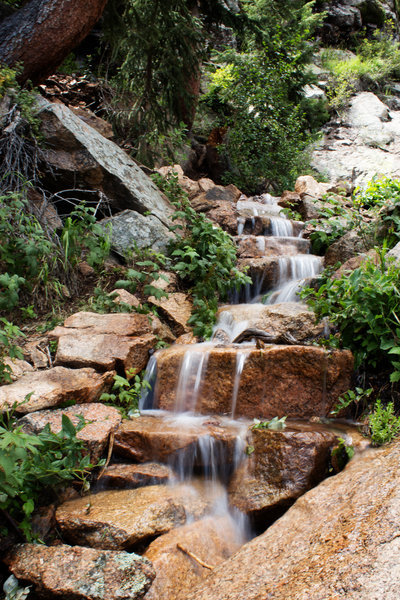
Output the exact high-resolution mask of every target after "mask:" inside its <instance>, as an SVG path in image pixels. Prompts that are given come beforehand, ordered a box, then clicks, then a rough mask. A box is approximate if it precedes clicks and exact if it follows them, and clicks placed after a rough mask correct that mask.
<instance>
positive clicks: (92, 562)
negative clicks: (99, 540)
mask: <svg viewBox="0 0 400 600" xmlns="http://www.w3.org/2000/svg"><path fill="white" fill-rule="evenodd" d="M6 563H7V564H8V566H9V568H10V570H11V572H12V573H13V574H14V575H15V576H16V577H17V579H20V580H21V581H24V582H26V583H28V584H29V585H31V586H32V587H33V591H34V593H35V595H36V594H37V596H38V597H40V598H63V599H67V598H68V599H69V600H104V598H107V599H108V600H140V599H141V598H143V597H144V595H145V594H146V592H147V590H148V589H149V587H150V585H151V582H152V581H153V579H154V576H155V573H154V569H153V568H152V566H151V563H150V562H149V561H148V560H147V559H146V558H142V557H141V556H138V555H137V554H132V553H131V554H128V553H127V552H110V551H106V550H95V549H93V548H82V547H80V546H74V547H71V546H66V545H64V544H63V545H60V546H51V547H47V546H42V545H40V544H20V545H18V546H16V547H15V548H14V549H13V550H12V551H11V552H10V553H9V554H8V556H7V557H6Z"/></svg>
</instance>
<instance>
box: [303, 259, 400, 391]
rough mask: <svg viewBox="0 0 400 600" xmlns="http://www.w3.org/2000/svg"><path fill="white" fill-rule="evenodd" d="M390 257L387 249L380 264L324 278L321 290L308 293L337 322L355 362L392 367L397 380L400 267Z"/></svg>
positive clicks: (319, 309) (318, 312) (319, 314)
mask: <svg viewBox="0 0 400 600" xmlns="http://www.w3.org/2000/svg"><path fill="white" fill-rule="evenodd" d="M388 262H389V261H385V258H384V254H383V253H382V255H381V264H380V265H379V266H376V265H375V264H374V263H373V262H372V261H370V260H368V261H366V262H364V263H363V265H362V266H361V267H359V268H358V269H355V270H354V271H352V273H350V275H347V274H344V275H342V276H341V277H340V278H339V279H334V280H330V279H325V277H323V278H322V282H323V283H322V285H320V287H319V289H317V290H315V289H311V288H308V289H307V290H306V291H305V292H304V296H305V297H306V300H307V303H308V304H309V305H310V306H311V308H313V310H314V311H315V313H316V315H317V317H318V318H319V319H323V318H324V317H327V318H328V319H329V321H330V322H331V323H332V324H334V325H336V327H337V328H338V330H339V332H340V336H341V343H342V345H343V346H344V347H345V348H349V349H350V350H352V351H353V353H354V355H355V359H356V366H360V365H361V364H362V363H363V364H364V365H365V366H366V367H370V368H371V367H372V368H376V367H377V366H379V367H380V369H381V370H383V369H385V368H387V369H391V370H392V374H391V381H392V382H395V381H399V380H400V362H399V361H398V358H397V356H398V354H400V345H399V340H400V287H399V276H400V270H399V269H398V268H397V267H396V266H395V265H394V264H392V263H389V264H386V263H388Z"/></svg>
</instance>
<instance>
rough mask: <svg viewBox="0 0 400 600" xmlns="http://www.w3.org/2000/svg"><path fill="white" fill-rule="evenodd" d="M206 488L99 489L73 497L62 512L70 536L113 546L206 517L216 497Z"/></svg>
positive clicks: (63, 527) (122, 547)
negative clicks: (209, 493) (90, 493)
mask: <svg viewBox="0 0 400 600" xmlns="http://www.w3.org/2000/svg"><path fill="white" fill-rule="evenodd" d="M205 492H206V490H205V488H203V487H201V486H199V487H198V488H195V487H194V486H190V485H186V484H181V485H177V486H174V487H172V486H167V485H152V486H148V487H142V488H137V489H133V490H112V491H105V492H98V493H97V494H92V495H91V496H90V497H89V496H86V497H84V498H78V499H76V500H70V501H69V502H65V503H64V504H62V505H61V506H60V507H59V508H58V509H57V513H56V520H57V525H58V527H59V529H60V531H61V533H62V536H63V538H64V539H66V540H67V541H68V542H72V543H73V544H80V545H87V546H91V547H92V548H104V549H111V550H125V549H131V548H132V547H134V546H135V544H137V543H138V542H141V541H143V540H147V539H149V538H152V537H155V536H158V535H161V534H163V533H167V532H168V531H170V530H171V529H173V528H174V527H178V526H179V525H183V524H184V523H186V521H187V520H189V519H199V518H201V517H203V516H204V515H205V513H206V511H207V509H209V507H210V506H211V505H212V502H213V498H212V497H211V496H208V495H206V493H205Z"/></svg>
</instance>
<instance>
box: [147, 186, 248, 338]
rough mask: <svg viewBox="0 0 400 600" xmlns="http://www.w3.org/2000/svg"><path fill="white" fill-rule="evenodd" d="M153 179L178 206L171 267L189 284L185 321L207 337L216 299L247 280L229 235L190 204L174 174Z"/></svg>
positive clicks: (174, 217) (211, 323) (219, 299)
mask: <svg viewBox="0 0 400 600" xmlns="http://www.w3.org/2000/svg"><path fill="white" fill-rule="evenodd" d="M154 180H155V182H156V183H157V185H158V186H159V187H160V188H161V189H162V190H163V192H164V193H165V194H166V195H167V196H168V198H169V200H170V201H171V202H172V204H174V206H175V207H176V209H177V210H176V212H175V214H174V216H173V219H174V220H178V219H179V221H180V223H179V224H178V225H177V226H176V233H175V238H174V240H173V241H171V242H170V244H169V251H170V256H171V258H172V260H173V265H172V269H173V270H174V271H175V272H176V273H177V274H178V275H179V277H180V278H181V279H182V280H183V281H184V282H185V283H186V284H187V285H189V286H190V291H191V294H192V297H193V312H192V315H191V317H190V319H189V321H188V323H189V324H190V325H192V327H193V331H194V333H195V335H198V336H203V337H209V336H210V335H211V331H212V325H213V323H214V322H215V314H216V312H217V309H218V302H219V301H221V300H225V299H226V298H227V295H228V293H229V292H230V291H232V290H234V289H238V288H239V287H241V286H242V285H244V284H245V283H248V282H250V279H249V277H247V276H246V275H245V274H244V273H242V272H241V271H239V269H238V268H237V267H236V260H237V257H236V248H235V245H234V243H233V241H232V239H231V237H230V236H229V235H228V234H227V233H226V232H225V231H223V230H222V229H221V228H220V227H216V226H215V225H213V223H212V222H211V221H210V220H209V219H207V218H206V217H205V216H204V215H203V214H199V213H197V212H196V211H195V210H194V209H193V208H192V207H191V206H190V204H189V201H188V199H187V194H185V193H184V192H183V190H182V189H181V187H180V186H179V184H178V177H177V175H176V174H171V175H170V176H169V177H168V178H167V179H163V178H162V177H161V176H156V177H155V178H154ZM182 223H183V224H182ZM177 230H180V231H181V232H180V233H177Z"/></svg>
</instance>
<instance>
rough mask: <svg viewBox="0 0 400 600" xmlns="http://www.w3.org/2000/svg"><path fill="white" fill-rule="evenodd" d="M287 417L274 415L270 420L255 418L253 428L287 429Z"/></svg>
mask: <svg viewBox="0 0 400 600" xmlns="http://www.w3.org/2000/svg"><path fill="white" fill-rule="evenodd" d="M286 419H287V417H281V418H280V419H279V418H278V417H274V418H273V419H270V420H269V421H259V420H258V419H254V425H253V426H252V429H272V430H274V431H280V430H282V429H285V427H286Z"/></svg>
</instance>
